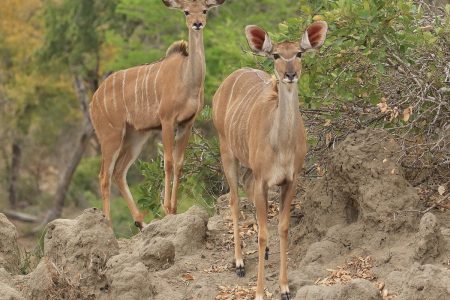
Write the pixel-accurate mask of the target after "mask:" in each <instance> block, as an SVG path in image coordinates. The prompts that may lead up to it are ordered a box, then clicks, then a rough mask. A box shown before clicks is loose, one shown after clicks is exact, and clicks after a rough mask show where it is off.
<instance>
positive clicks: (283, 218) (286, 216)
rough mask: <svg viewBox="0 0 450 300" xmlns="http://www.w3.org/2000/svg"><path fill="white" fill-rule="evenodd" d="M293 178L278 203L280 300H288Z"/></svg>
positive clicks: (282, 191)
mask: <svg viewBox="0 0 450 300" xmlns="http://www.w3.org/2000/svg"><path fill="white" fill-rule="evenodd" d="M295 182H296V180H295V178H294V180H293V181H291V182H287V183H286V184H285V185H283V186H282V188H281V201H280V205H281V207H280V218H279V222H278V234H279V235H280V289H281V299H282V300H289V299H290V293H289V285H288V277H287V251H288V234H289V222H290V218H291V203H292V199H293V198H294V191H295V188H294V186H295Z"/></svg>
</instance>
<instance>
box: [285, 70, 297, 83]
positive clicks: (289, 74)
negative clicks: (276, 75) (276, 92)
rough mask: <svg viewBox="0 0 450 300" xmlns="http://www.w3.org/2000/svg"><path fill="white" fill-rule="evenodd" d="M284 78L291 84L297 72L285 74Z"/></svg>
mask: <svg viewBox="0 0 450 300" xmlns="http://www.w3.org/2000/svg"><path fill="white" fill-rule="evenodd" d="M284 76H285V77H286V78H287V79H289V81H290V82H293V81H294V79H295V77H297V72H289V73H288V72H286V73H285V74H284Z"/></svg>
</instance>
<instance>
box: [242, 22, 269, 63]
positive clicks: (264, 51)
mask: <svg viewBox="0 0 450 300" xmlns="http://www.w3.org/2000/svg"><path fill="white" fill-rule="evenodd" d="M245 36H246V37H247V41H248V44H249V46H250V48H251V49H252V51H253V52H254V53H256V54H261V55H266V56H267V55H269V54H270V53H272V49H273V45H272V41H271V40H270V37H269V35H268V34H267V32H265V31H264V29H262V28H260V27H258V26H255V25H248V26H247V27H245Z"/></svg>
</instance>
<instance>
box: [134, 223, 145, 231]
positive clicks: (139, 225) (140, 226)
mask: <svg viewBox="0 0 450 300" xmlns="http://www.w3.org/2000/svg"><path fill="white" fill-rule="evenodd" d="M134 226H136V227H137V228H139V231H142V229H144V223H142V222H139V221H134Z"/></svg>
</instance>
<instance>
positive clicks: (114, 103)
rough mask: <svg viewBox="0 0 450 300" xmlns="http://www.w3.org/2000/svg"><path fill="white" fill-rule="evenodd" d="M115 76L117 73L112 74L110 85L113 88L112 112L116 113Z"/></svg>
mask: <svg viewBox="0 0 450 300" xmlns="http://www.w3.org/2000/svg"><path fill="white" fill-rule="evenodd" d="M116 74H117V72H115V73H114V74H113V78H112V81H113V83H112V86H113V97H112V103H113V106H114V110H115V111H117V101H116Z"/></svg>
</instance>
